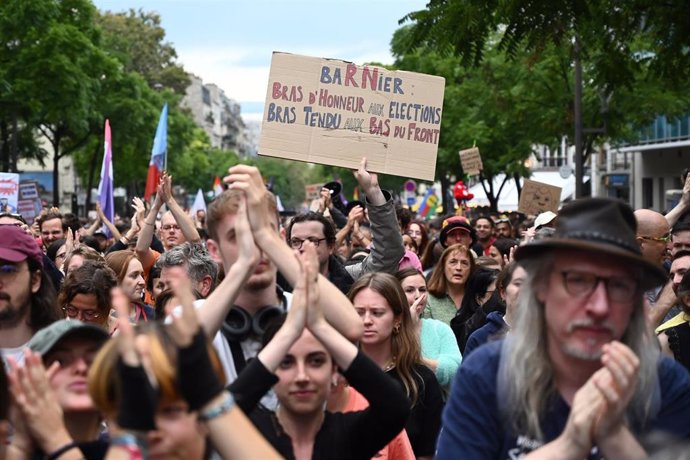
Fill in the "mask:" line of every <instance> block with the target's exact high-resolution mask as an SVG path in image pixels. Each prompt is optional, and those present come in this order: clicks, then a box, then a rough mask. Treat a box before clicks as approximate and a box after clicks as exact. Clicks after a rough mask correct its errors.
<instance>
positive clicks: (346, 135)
mask: <svg viewBox="0 0 690 460" xmlns="http://www.w3.org/2000/svg"><path fill="white" fill-rule="evenodd" d="M444 85H445V80H444V79H443V78H440V77H433V76H429V75H422V74H415V73H411V72H400V71H397V72H393V71H388V70H386V69H381V68H377V67H367V66H357V65H355V64H352V63H348V62H344V61H338V60H330V59H321V58H311V57H305V56H297V55H292V54H285V53H274V54H273V61H272V63H271V74H270V77H269V87H268V91H267V97H266V106H265V109H264V117H263V126H262V133H261V142H260V146H259V154H260V155H268V156H277V157H281V158H289V159H294V160H300V161H309V162H313V163H321V164H330V165H335V166H343V167H349V168H357V167H358V165H359V161H360V159H361V158H362V157H363V156H366V157H367V158H368V160H369V162H368V168H369V169H370V170H372V171H378V172H384V173H388V174H395V175H401V176H406V177H417V178H420V179H427V180H429V179H433V177H434V173H435V166H436V153H437V150H438V142H439V136H440V132H441V131H440V129H441V114H442V106H443V90H444Z"/></svg>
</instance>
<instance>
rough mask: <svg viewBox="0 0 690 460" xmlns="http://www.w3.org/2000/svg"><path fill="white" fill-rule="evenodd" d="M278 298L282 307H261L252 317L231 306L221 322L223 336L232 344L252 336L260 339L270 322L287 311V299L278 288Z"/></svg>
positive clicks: (235, 306) (246, 312)
mask: <svg viewBox="0 0 690 460" xmlns="http://www.w3.org/2000/svg"><path fill="white" fill-rule="evenodd" d="M277 291H278V298H279V299H281V303H282V306H277V305H266V306H265V307H261V308H260V309H259V310H258V311H257V312H256V313H255V314H254V315H253V316H252V315H251V314H250V313H249V312H248V311H247V310H245V309H244V308H242V307H239V306H237V305H233V306H232V308H231V309H230V312H229V313H228V315H227V316H226V317H225V321H223V325H222V331H223V335H225V337H226V338H227V339H228V340H229V341H233V342H242V341H243V340H246V339H247V338H249V337H250V336H251V335H252V334H253V335H255V336H257V337H259V338H261V337H263V335H264V332H265V331H266V327H267V326H268V325H269V324H270V322H271V320H273V319H274V318H276V317H278V316H280V315H282V314H283V313H285V312H286V311H287V299H286V298H285V295H284V294H283V290H282V289H281V288H280V287H278V289H277Z"/></svg>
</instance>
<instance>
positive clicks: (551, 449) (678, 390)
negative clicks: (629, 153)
mask: <svg viewBox="0 0 690 460" xmlns="http://www.w3.org/2000/svg"><path fill="white" fill-rule="evenodd" d="M635 231H636V222H635V216H634V215H633V212H632V210H631V209H630V208H629V207H628V206H627V205H626V204H624V203H623V202H621V201H617V200H612V199H608V198H588V199H582V200H577V201H574V202H571V203H570V204H568V205H566V206H565V207H564V208H563V209H562V210H561V212H560V213H559V215H558V221H557V224H556V230H555V233H554V235H553V237H551V238H547V239H542V240H538V241H535V242H533V243H530V244H527V245H525V246H522V247H521V248H519V249H518V250H517V252H516V254H515V258H516V259H517V261H518V262H519V263H520V264H521V265H522V266H523V267H524V268H525V270H526V271H527V273H528V277H527V280H526V281H525V283H524V284H523V285H522V287H521V292H520V300H519V302H518V306H517V308H516V310H517V314H516V318H515V324H512V325H511V332H510V333H509V335H508V337H507V338H506V339H505V340H503V341H498V342H493V343H490V344H487V345H485V346H483V347H480V348H478V349H477V350H475V351H474V352H473V353H472V355H470V356H469V357H468V359H467V360H466V361H464V362H463V364H462V366H461V367H460V370H459V371H458V374H457V375H456V381H455V382H454V384H453V391H452V393H451V396H450V398H449V401H448V404H447V405H446V410H445V412H444V416H443V430H442V432H441V435H440V438H439V443H438V452H437V456H436V458H438V459H444V458H482V459H485V458H486V459H488V458H501V459H504V458H518V457H520V456H521V455H524V454H527V453H531V452H532V453H534V454H535V456H536V457H539V458H573V459H575V458H577V459H582V458H591V459H595V458H597V459H598V458H603V457H605V458H607V459H612V458H626V459H628V458H645V457H646V455H647V453H646V452H645V450H644V445H643V442H644V438H645V435H646V434H649V433H651V432H656V431H660V432H664V433H666V434H669V435H672V436H678V437H682V438H687V437H690V424H689V423H688V420H690V374H688V373H687V371H686V370H685V369H683V368H682V367H680V366H679V365H678V364H677V363H675V362H673V361H672V360H669V359H668V358H661V357H660V355H659V351H658V345H657V343H656V340H655V338H654V337H653V335H652V334H651V330H650V328H649V327H648V323H647V319H646V313H645V307H644V302H643V293H644V291H645V290H647V289H650V288H652V287H655V286H658V285H660V284H662V283H663V282H664V280H665V273H664V272H663V270H662V269H661V268H660V267H659V266H658V265H657V264H653V263H651V262H649V261H648V260H646V259H645V258H643V257H642V254H641V252H640V248H639V244H637V242H636V240H635Z"/></svg>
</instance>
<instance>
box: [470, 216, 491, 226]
mask: <svg viewBox="0 0 690 460" xmlns="http://www.w3.org/2000/svg"><path fill="white" fill-rule="evenodd" d="M481 219H485V220H488V221H489V226H490V227H491V228H494V226H495V225H496V224H495V223H494V220H493V219H492V218H491V217H489V216H479V217H477V218H476V219H474V220H473V221H472V226H473V227H475V226H476V225H477V222H479V221H480V220H481Z"/></svg>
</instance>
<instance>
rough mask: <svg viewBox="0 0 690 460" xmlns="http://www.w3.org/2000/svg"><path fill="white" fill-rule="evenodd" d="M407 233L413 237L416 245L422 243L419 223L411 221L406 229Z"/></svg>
mask: <svg viewBox="0 0 690 460" xmlns="http://www.w3.org/2000/svg"><path fill="white" fill-rule="evenodd" d="M407 234H408V235H410V236H411V237H412V239H414V241H415V243H417V247H420V246H421V245H422V228H421V227H420V226H419V224H415V223H411V224H410V225H409V227H408V229H407Z"/></svg>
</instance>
